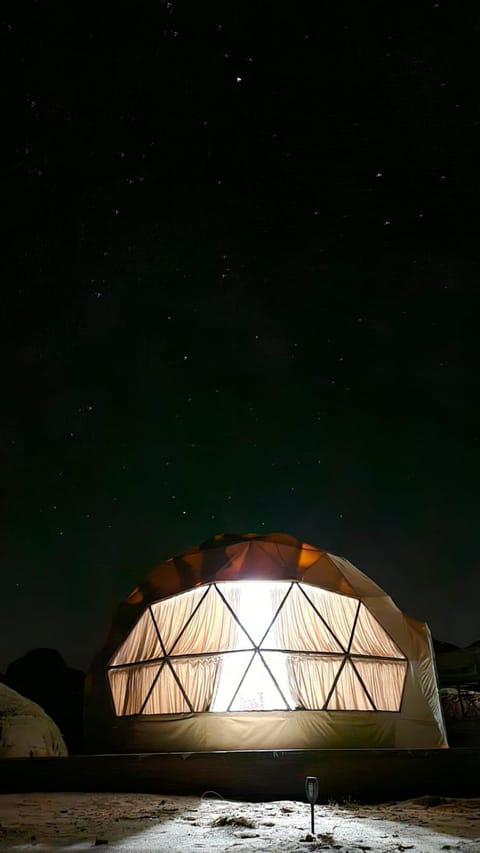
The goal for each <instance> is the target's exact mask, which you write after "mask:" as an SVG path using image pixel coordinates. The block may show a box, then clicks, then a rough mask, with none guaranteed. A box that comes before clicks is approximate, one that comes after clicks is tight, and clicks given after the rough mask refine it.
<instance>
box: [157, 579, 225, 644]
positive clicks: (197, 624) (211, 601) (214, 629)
mask: <svg viewBox="0 0 480 853" xmlns="http://www.w3.org/2000/svg"><path fill="white" fill-rule="evenodd" d="M239 595H240V590H239V589H238V588H236V589H235V590H233V593H232V594H231V595H230V598H231V600H232V607H233V609H234V610H235V608H236V607H237V606H238V601H239ZM182 618H183V616H182ZM179 621H180V620H179ZM185 621H186V620H185ZM160 624H161V625H163V622H161V623H160ZM183 624H184V623H183ZM181 627H182V623H181V622H180V628H181ZM180 628H179V630H178V633H180ZM238 631H239V628H238V624H237V622H236V621H235V619H234V618H233V616H232V614H231V612H230V610H229V609H228V607H227V606H226V604H225V602H224V601H223V600H222V598H221V596H220V595H219V594H218V592H217V590H216V589H215V587H210V590H209V593H208V595H207V597H206V599H205V601H203V602H202V603H201V605H200V607H199V608H198V610H197V612H196V613H195V615H194V617H193V618H192V619H191V620H190V622H189V623H188V625H187V627H186V629H185V631H183V633H182V634H181V636H180V639H179V640H178V642H177V643H175V645H174V646H173V648H172V651H171V653H172V654H173V655H174V656H176V655H193V654H201V653H202V652H222V651H227V650H228V649H234V648H235V646H236V640H237V636H238Z"/></svg>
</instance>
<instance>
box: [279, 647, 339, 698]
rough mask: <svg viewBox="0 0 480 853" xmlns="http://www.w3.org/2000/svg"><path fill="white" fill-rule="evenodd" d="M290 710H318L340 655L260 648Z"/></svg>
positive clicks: (331, 681) (325, 695)
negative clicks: (264, 650) (272, 650)
mask: <svg viewBox="0 0 480 853" xmlns="http://www.w3.org/2000/svg"><path fill="white" fill-rule="evenodd" d="M262 655H263V657H264V659H265V662H266V664H267V666H268V667H269V669H270V671H271V672H272V675H273V677H274V678H275V681H276V682H277V684H278V685H279V687H280V689H281V691H282V693H283V695H284V696H285V698H286V699H287V700H288V703H289V705H290V708H291V709H292V710H297V711H299V710H321V709H322V708H323V707H324V705H325V702H326V700H327V697H328V694H329V693H330V690H331V688H332V684H333V682H334V681H335V677H336V675H337V673H338V670H339V668H340V666H341V663H342V661H343V657H334V656H333V655H325V656H322V655H313V654H309V655H294V654H292V655H286V654H283V653H282V652H262Z"/></svg>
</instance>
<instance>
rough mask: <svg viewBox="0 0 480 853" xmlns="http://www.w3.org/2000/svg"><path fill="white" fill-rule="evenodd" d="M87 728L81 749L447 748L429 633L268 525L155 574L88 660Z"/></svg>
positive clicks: (343, 564)
mask: <svg viewBox="0 0 480 853" xmlns="http://www.w3.org/2000/svg"><path fill="white" fill-rule="evenodd" d="M85 723H86V733H87V742H88V746H89V748H90V749H91V750H92V751H93V750H95V751H99V750H110V751H114V752H147V751H148V752H164V751H198V750H200V751H202V750H239V749H241V750H245V749H250V750H252V749H253V750H255V749H292V748H293V749H316V748H323V749H325V748H352V747H377V748H393V747H396V748H408V749H411V748H416V747H418V748H436V747H445V746H447V741H446V735H445V728H444V723H443V718H442V712H441V707H440V700H439V695H438V687H437V680H436V673H435V666H434V662H433V652H432V644H431V639H430V632H429V630H428V627H427V626H426V625H425V624H424V623H423V622H418V621H416V620H413V619H411V618H409V617H408V616H405V615H404V614H403V613H402V612H401V611H400V610H399V609H398V608H397V607H396V605H395V604H394V603H393V601H392V600H391V598H389V597H388V596H387V595H386V594H385V593H384V592H383V590H381V589H380V587H378V586H377V585H376V584H375V583H374V582H373V581H371V580H370V579H369V578H368V577H366V575H364V574H363V573H362V572H361V571H359V570H358V569H357V568H355V566H353V565H352V564H351V563H349V562H348V561H347V560H344V559H343V558H341V557H336V556H334V555H333V554H329V553H327V552H326V551H322V550H320V549H318V548H315V547H313V546H312V545H307V544H306V543H304V542H300V541H298V540H297V539H294V538H293V537H291V536H286V535H284V534H275V533H274V534H269V535H256V534H247V535H244V536H241V535H238V536H237V535H219V536H216V537H215V538H214V539H212V540H209V541H207V542H205V543H204V544H202V545H200V546H197V547H195V548H192V549H190V550H189V551H186V552H185V553H183V554H182V555H181V556H179V557H176V558H173V559H170V560H167V561H165V562H164V563H162V564H161V565H160V566H158V567H157V568H155V569H154V570H153V571H152V572H151V573H150V574H149V575H148V577H147V578H146V579H145V581H144V582H143V583H142V584H141V585H140V586H139V587H136V588H135V589H134V590H133V592H132V593H131V594H130V595H129V597H128V598H127V600H126V601H125V602H124V603H123V604H122V605H121V606H120V607H119V609H118V611H117V613H116V615H115V617H114V620H113V625H112V628H111V630H110V634H109V636H108V639H107V642H106V644H105V647H104V648H103V649H102V651H101V652H100V653H99V654H98V655H97V657H96V658H95V660H94V662H93V664H92V669H91V671H90V673H89V676H88V678H87V688H86V706H85Z"/></svg>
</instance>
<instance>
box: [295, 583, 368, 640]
mask: <svg viewBox="0 0 480 853" xmlns="http://www.w3.org/2000/svg"><path fill="white" fill-rule="evenodd" d="M302 588H303V589H304V590H305V592H306V594H307V596H308V598H309V599H310V600H311V601H312V603H313V604H314V605H315V607H316V609H317V610H318V612H319V613H321V615H322V616H323V618H324V619H325V622H326V623H327V625H329V626H330V628H331V629H332V631H333V633H334V634H335V636H336V637H337V638H338V640H339V641H340V643H341V645H342V646H343V648H344V649H345V651H347V649H348V644H349V642H350V636H351V633H352V628H353V623H354V620H355V614H356V612H357V607H358V601H357V600H356V599H355V598H349V597H348V596H346V595H338V594H337V593H336V592H328V591H327V590H326V589H319V588H318V587H315V586H308V585H307V584H302ZM325 651H334V649H325Z"/></svg>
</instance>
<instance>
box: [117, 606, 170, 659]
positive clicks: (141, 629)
mask: <svg viewBox="0 0 480 853" xmlns="http://www.w3.org/2000/svg"><path fill="white" fill-rule="evenodd" d="M162 655H163V652H162V647H161V645H160V641H159V639H158V633H157V631H156V629H155V624H154V621H153V619H152V617H151V614H150V610H146V611H145V613H144V614H143V616H141V618H140V619H139V620H138V622H137V624H136V625H135V627H134V628H133V629H132V630H131V631H130V633H129V635H128V637H127V639H126V640H125V642H124V643H122V645H121V646H120V648H119V649H118V651H117V652H116V654H115V655H114V657H113V658H112V659H111V661H110V666H117V665H118V664H121V663H136V662H137V661H141V660H151V659H152V658H160V657H162Z"/></svg>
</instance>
